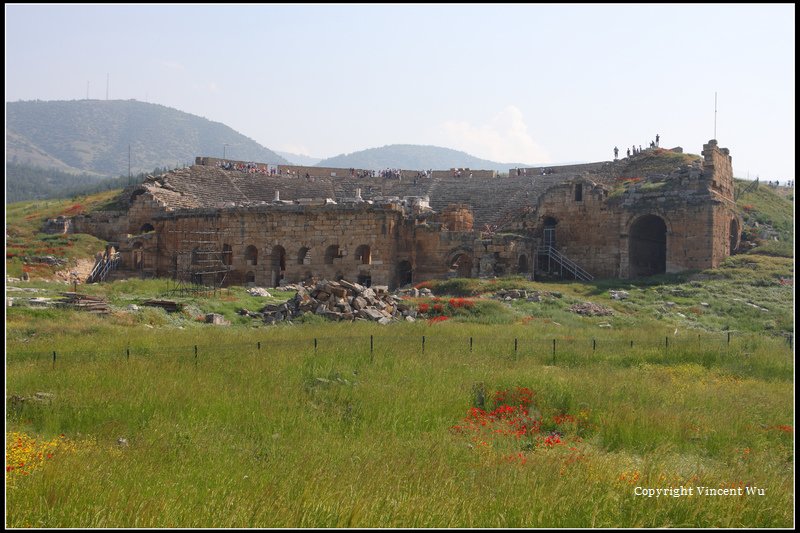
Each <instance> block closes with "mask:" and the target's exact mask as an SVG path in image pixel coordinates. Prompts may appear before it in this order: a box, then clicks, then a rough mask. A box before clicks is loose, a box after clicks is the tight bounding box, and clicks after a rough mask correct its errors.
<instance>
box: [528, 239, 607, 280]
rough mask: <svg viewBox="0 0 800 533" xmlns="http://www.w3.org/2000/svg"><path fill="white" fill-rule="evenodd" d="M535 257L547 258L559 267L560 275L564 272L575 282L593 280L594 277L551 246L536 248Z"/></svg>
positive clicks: (545, 245)
mask: <svg viewBox="0 0 800 533" xmlns="http://www.w3.org/2000/svg"><path fill="white" fill-rule="evenodd" d="M536 256H537V257H547V258H549V260H550V261H553V262H554V263H555V264H556V265H558V266H559V267H560V269H561V272H562V274H563V272H564V271H565V270H566V271H567V272H569V273H570V274H572V275H573V276H574V277H575V279H577V280H581V281H592V280H593V279H594V276H592V275H591V274H589V273H588V272H586V271H585V270H584V269H583V268H581V267H580V265H578V264H577V263H576V262H575V261H573V260H571V259H570V258H569V257H567V256H566V255H564V254H562V253H561V252H559V251H558V250H556V249H555V248H554V247H553V246H552V245H549V244H544V245H540V246H538V247H537V248H536Z"/></svg>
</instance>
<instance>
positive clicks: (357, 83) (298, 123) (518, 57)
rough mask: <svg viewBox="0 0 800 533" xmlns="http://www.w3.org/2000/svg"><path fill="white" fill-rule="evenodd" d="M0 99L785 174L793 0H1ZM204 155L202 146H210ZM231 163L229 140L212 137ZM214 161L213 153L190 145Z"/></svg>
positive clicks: (565, 156) (327, 137)
mask: <svg viewBox="0 0 800 533" xmlns="http://www.w3.org/2000/svg"><path fill="white" fill-rule="evenodd" d="M5 15H6V17H5V24H6V28H5V29H6V33H5V36H6V43H5V44H6V62H5V68H6V72H5V74H6V77H5V79H6V101H7V102H13V101H17V100H34V99H40V100H77V99H83V98H86V95H87V85H88V93H89V97H90V98H94V99H105V98H106V86H107V80H110V81H109V83H108V97H109V99H136V100H142V101H147V102H152V103H157V104H162V105H165V106H169V107H173V108H176V109H179V110H181V111H185V112H187V113H192V114H195V115H200V116H203V117H205V118H208V119H210V120H213V121H217V122H222V123H224V124H226V125H228V126H230V127H231V128H233V129H235V130H237V131H239V132H240V133H242V134H244V135H246V136H248V137H250V138H252V139H254V140H255V141H257V142H259V143H260V144H262V145H264V146H266V147H267V148H270V149H272V150H281V151H289V152H294V153H300V154H305V155H310V156H314V157H331V156H334V155H338V154H341V153H350V152H354V151H358V150H363V149H366V148H373V147H378V146H384V145H387V144H432V145H436V146H444V147H447V148H453V149H456V150H462V151H465V152H468V153H470V154H472V155H475V156H478V157H482V158H485V159H491V160H494V161H499V162H523V163H528V164H535V163H553V164H558V163H562V162H570V161H603V160H609V159H611V158H612V157H613V148H614V146H615V145H616V146H618V147H619V149H620V155H624V153H625V150H626V149H627V148H628V147H630V146H631V145H634V144H635V145H637V146H638V145H642V147H646V146H647V145H648V144H649V142H650V141H651V140H653V139H654V138H655V136H656V134H660V136H661V146H662V147H667V148H671V147H674V146H681V147H683V149H684V151H686V152H691V153H695V154H699V153H700V151H701V150H702V145H703V143H705V142H707V141H708V140H709V139H711V138H714V126H715V112H714V98H715V97H714V95H715V92H716V93H717V113H716V138H717V139H718V141H719V145H720V146H722V147H727V148H729V149H730V151H731V155H732V156H733V165H734V173H735V175H736V176H738V177H748V174H749V176H750V177H751V178H755V177H756V176H760V178H761V179H762V180H768V179H776V178H777V179H780V180H781V181H784V180H786V179H794V167H795V148H794V146H795V118H794V117H795V52H794V50H795V6H794V4H771V5H763V4H758V5H756V4H752V5H740V4H731V5H718V4H713V5H689V4H681V5H616V4H608V5H601V6H594V5H579V4H571V5H563V4H562V5H517V4H507V5H502V4H492V5H474V4H465V5H433V6H431V5H400V4H398V5H391V4H389V5H352V4H348V5H261V6H251V5H232V4H225V5H195V6H183V5H174V6H162V5H144V6H142V5H99V6H98V5H8V4H6V6H5ZM222 149H223V148H222V147H220V152H222ZM228 150H229V151H230V152H229V156H231V155H232V156H233V157H235V147H229V148H228ZM208 155H219V156H221V155H222V154H221V153H220V154H208Z"/></svg>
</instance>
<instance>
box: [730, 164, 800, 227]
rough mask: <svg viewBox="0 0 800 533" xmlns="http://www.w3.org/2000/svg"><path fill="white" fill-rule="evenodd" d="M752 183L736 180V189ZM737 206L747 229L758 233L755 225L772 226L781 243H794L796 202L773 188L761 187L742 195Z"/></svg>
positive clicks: (737, 201)
mask: <svg viewBox="0 0 800 533" xmlns="http://www.w3.org/2000/svg"><path fill="white" fill-rule="evenodd" d="M750 183H752V182H748V181H745V180H739V179H737V180H735V184H736V188H737V190H738V189H743V188H744V187H746V186H747V185H749V184H750ZM736 205H737V206H738V207H739V209H740V210H741V213H742V217H743V218H744V221H745V228H744V229H747V228H749V229H750V230H751V231H752V232H754V233H757V230H756V229H754V225H755V223H758V224H759V225H765V224H766V225H768V226H771V227H772V228H773V229H774V230H775V231H776V232H777V233H778V236H779V239H780V241H782V242H786V243H792V242H794V201H793V200H790V199H789V198H786V197H784V196H782V195H780V194H778V193H776V192H775V190H773V189H772V188H771V187H769V186H766V185H759V186H758V187H757V188H756V189H755V190H754V191H751V192H747V193H745V194H742V195H741V196H740V197H739V198H738V199H737V200H736Z"/></svg>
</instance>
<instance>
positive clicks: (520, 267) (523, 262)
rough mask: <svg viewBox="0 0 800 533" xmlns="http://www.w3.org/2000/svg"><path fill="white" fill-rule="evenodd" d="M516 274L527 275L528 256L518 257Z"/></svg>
mask: <svg viewBox="0 0 800 533" xmlns="http://www.w3.org/2000/svg"><path fill="white" fill-rule="evenodd" d="M517 272H519V273H520V274H527V273H528V256H526V255H525V254H522V255H520V256H519V259H518V260H517Z"/></svg>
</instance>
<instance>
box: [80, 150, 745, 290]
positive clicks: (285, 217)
mask: <svg viewBox="0 0 800 533" xmlns="http://www.w3.org/2000/svg"><path fill="white" fill-rule="evenodd" d="M195 163H196V164H195V165H193V166H191V167H188V168H183V169H177V170H174V171H170V172H168V173H166V174H163V175H160V176H148V178H147V179H146V180H145V181H144V182H143V183H141V184H139V185H137V186H135V187H132V188H129V189H126V190H125V191H123V193H122V194H121V196H120V198H118V200H117V206H120V207H121V209H119V210H117V211H98V212H94V213H90V214H86V215H83V216H79V217H76V218H75V219H73V220H72V221H71V230H70V231H74V232H78V233H90V234H93V235H95V236H97V237H99V238H102V239H105V240H106V241H108V243H109V249H112V247H113V250H115V251H116V252H117V253H118V255H117V257H118V258H119V259H118V262H119V265H120V268H121V270H122V271H123V272H127V273H128V275H136V276H142V277H171V278H173V279H176V280H178V279H180V280H184V281H186V282H187V283H192V284H196V285H199V286H227V285H248V284H251V285H258V286H278V285H282V284H287V283H296V282H301V281H305V280H311V279H334V280H335V279H341V278H345V279H348V280H352V281H356V282H359V283H361V284H364V285H368V286H369V285H387V286H389V287H390V288H396V287H399V286H403V285H407V284H410V283H417V282H419V281H422V280H425V279H431V278H445V277H491V276H506V275H522V276H525V277H527V278H535V279H548V278H560V279H581V280H592V279H596V278H634V277H640V276H649V275H654V274H659V273H671V272H678V271H684V270H691V269H705V268H713V267H716V266H718V265H719V264H720V262H721V261H722V260H723V259H724V258H725V257H727V256H728V255H730V254H731V253H732V252H733V251H734V250H735V249H736V247H737V246H738V244H739V235H740V228H741V220H740V218H739V217H738V216H737V214H736V211H735V206H734V198H733V177H732V166H731V156H730V155H729V152H728V150H727V149H726V148H719V147H718V146H717V141H715V140H711V141H709V142H708V143H707V144H705V145H704V146H703V150H702V156H701V157H698V156H692V155H690V154H684V153H683V150H682V149H681V148H673V149H671V150H665V149H661V148H651V149H647V150H644V151H641V152H639V153H637V154H635V155H633V156H630V157H626V158H623V159H618V160H614V161H606V162H599V163H592V164H581V165H567V166H553V167H538V168H516V169H511V170H510V172H509V175H508V176H505V175H497V173H495V172H493V171H479V170H470V169H449V170H439V171H427V170H423V171H418V170H414V171H408V170H395V171H391V172H380V173H378V172H375V171H372V170H369V171H367V170H361V169H338V168H321V167H301V166H282V165H281V166H273V165H266V164H260V163H249V162H242V161H224V160H220V159H214V158H210V157H198V158H197V159H196V162H195Z"/></svg>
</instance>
